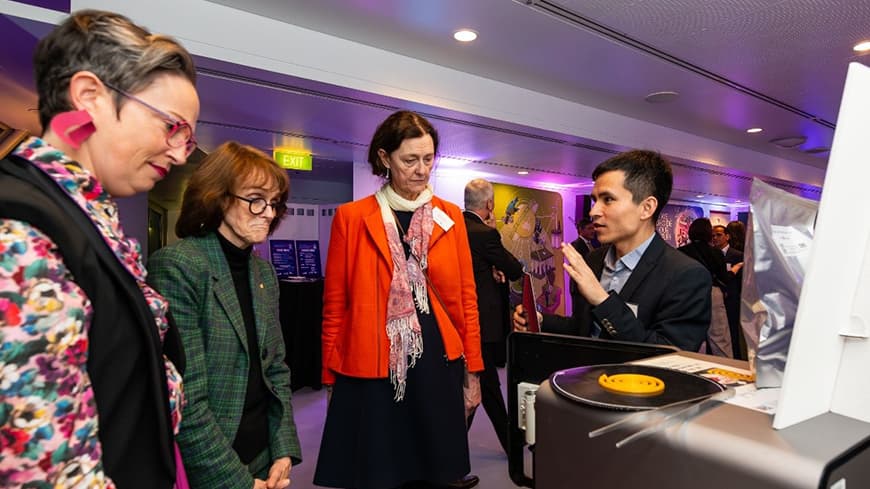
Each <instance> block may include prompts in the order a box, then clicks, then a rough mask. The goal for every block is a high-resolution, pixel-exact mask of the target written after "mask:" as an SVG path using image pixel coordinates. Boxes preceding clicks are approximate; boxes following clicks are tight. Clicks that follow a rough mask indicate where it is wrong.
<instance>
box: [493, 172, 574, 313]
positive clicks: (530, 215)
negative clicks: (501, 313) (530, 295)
mask: <svg viewBox="0 0 870 489" xmlns="http://www.w3.org/2000/svg"><path fill="white" fill-rule="evenodd" d="M492 186H493V190H494V191H495V210H494V211H493V212H494V214H495V227H496V229H498V231H499V233H500V234H501V240H502V243H503V244H504V246H505V248H507V250H508V251H510V252H511V253H512V254H513V255H514V256H515V257H517V259H518V260H520V261H521V262H523V265H524V266H525V269H526V271H527V272H528V273H529V274H530V275H531V278H532V290H533V291H534V295H535V302H536V303H537V305H538V308H539V310H540V311H541V312H543V313H547V314H564V313H565V299H564V294H563V291H564V289H565V279H564V273H563V270H562V262H563V257H562V251H561V250H560V249H559V246H560V244H561V243H562V241H563V240H564V232H563V229H564V228H563V226H562V215H563V214H562V196H561V195H559V194H558V193H556V192H548V191H546V190H537V189H531V188H525V187H517V186H515V185H506V184H500V183H494V184H493V185H492ZM510 291H511V304H518V303H520V302H521V301H522V292H523V289H522V280H517V281H515V282H513V283H511V287H510Z"/></svg>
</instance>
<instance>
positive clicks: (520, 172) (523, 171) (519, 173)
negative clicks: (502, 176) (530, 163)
mask: <svg viewBox="0 0 870 489" xmlns="http://www.w3.org/2000/svg"><path fill="white" fill-rule="evenodd" d="M528 174H529V172H527V171H525V170H520V171H518V172H517V175H528Z"/></svg>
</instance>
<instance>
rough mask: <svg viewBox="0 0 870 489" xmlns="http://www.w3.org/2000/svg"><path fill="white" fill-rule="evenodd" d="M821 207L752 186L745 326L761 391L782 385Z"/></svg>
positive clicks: (756, 184)
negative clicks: (817, 215) (814, 230)
mask: <svg viewBox="0 0 870 489" xmlns="http://www.w3.org/2000/svg"><path fill="white" fill-rule="evenodd" d="M818 208H819V204H818V202H816V201H813V200H809V199H805V198H803V197H799V196H797V195H793V194H790V193H788V192H785V191H783V190H780V189H778V188H775V187H772V186H770V185H768V184H766V183H764V182H762V181H760V180H757V179H754V180H753V181H752V189H751V190H750V210H751V216H752V218H751V219H750V223H749V227H748V229H747V243H746V250H745V251H744V263H745V266H744V268H743V270H744V272H743V295H742V298H741V306H740V324H741V326H742V327H743V332H744V335H745V337H746V343H747V348H748V350H749V360H750V362H752V360H753V352H755V355H754V358H755V361H754V366H755V371H756V385H757V386H758V387H778V386H780V385H782V377H783V374H784V373H785V361H786V357H787V356H788V347H789V343H790V342H791V333H792V329H793V328H794V322H795V315H796V313H797V307H798V299H799V298H800V294H801V286H802V285H803V280H804V273H805V270H806V264H807V260H808V258H809V251H810V246H811V244H812V239H813V228H814V226H815V220H816V214H817V213H818Z"/></svg>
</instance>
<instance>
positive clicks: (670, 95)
mask: <svg viewBox="0 0 870 489" xmlns="http://www.w3.org/2000/svg"><path fill="white" fill-rule="evenodd" d="M679 96H680V94H679V92H674V91H672V90H665V91H662V92H653V93H650V94H649V95H647V96H646V97H644V98H643V99H644V100H646V101H647V102H649V103H651V104H666V103H668V102H673V101H674V100H676V99H677V98H679Z"/></svg>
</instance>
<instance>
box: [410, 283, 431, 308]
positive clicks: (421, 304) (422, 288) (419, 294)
mask: <svg viewBox="0 0 870 489" xmlns="http://www.w3.org/2000/svg"><path fill="white" fill-rule="evenodd" d="M413 286H414V304H416V305H417V309H418V310H419V311H420V312H422V313H423V314H429V293H428V292H427V290H426V282H419V283H415V284H413Z"/></svg>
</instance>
